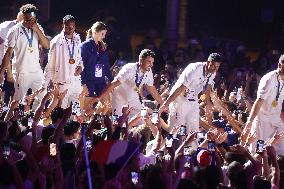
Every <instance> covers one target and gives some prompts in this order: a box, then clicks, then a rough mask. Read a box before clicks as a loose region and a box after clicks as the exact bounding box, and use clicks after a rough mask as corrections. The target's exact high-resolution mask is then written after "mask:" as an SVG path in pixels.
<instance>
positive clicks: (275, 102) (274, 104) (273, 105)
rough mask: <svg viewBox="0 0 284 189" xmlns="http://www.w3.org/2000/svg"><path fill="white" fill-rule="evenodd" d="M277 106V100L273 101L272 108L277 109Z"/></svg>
mask: <svg viewBox="0 0 284 189" xmlns="http://www.w3.org/2000/svg"><path fill="white" fill-rule="evenodd" d="M277 105H278V102H277V101H276V100H273V101H272V103H271V106H272V107H273V108H275V107H276V106H277Z"/></svg>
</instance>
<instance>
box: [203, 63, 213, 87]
mask: <svg viewBox="0 0 284 189" xmlns="http://www.w3.org/2000/svg"><path fill="white" fill-rule="evenodd" d="M205 66H206V65H205ZM205 66H204V67H203V76H204V77H206V76H205ZM211 76H212V74H210V75H209V77H207V80H206V83H205V85H204V86H203V92H204V91H205V90H206V88H207V85H208V83H209V79H210V78H211Z"/></svg>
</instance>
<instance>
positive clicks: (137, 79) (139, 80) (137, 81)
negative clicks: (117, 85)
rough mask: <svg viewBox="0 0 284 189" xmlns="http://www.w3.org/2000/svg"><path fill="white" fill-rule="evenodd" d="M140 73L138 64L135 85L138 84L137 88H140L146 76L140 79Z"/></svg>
mask: <svg viewBox="0 0 284 189" xmlns="http://www.w3.org/2000/svg"><path fill="white" fill-rule="evenodd" d="M138 73H139V65H138V63H137V69H136V74H135V84H136V87H139V86H140V84H141V82H142V80H143V78H144V75H145V74H143V75H142V76H141V77H140V78H139V76H138Z"/></svg>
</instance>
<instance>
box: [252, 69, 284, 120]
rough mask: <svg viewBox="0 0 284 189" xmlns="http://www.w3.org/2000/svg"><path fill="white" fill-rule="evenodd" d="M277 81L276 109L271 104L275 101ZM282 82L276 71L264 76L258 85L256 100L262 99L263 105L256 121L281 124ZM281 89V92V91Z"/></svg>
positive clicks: (283, 82)
mask: <svg viewBox="0 0 284 189" xmlns="http://www.w3.org/2000/svg"><path fill="white" fill-rule="evenodd" d="M278 81H279V98H278V104H277V106H276V107H273V106H272V102H273V101H274V100H276V95H277V91H278ZM283 85H284V81H283V80H281V79H280V76H279V74H278V70H274V71H271V72H269V73H267V74H266V75H264V76H263V77H262V78H261V80H260V82H259V85H258V90H257V98H261V99H263V100H264V101H263V104H262V106H261V108H260V110H259V113H258V115H257V119H259V120H261V121H268V122H272V123H277V124H278V123H282V122H281V119H280V114H281V109H282V102H283V100H284V86H283ZM281 89H282V90H281Z"/></svg>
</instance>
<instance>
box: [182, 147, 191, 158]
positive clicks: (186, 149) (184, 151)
mask: <svg viewBox="0 0 284 189" xmlns="http://www.w3.org/2000/svg"><path fill="white" fill-rule="evenodd" d="M191 148H192V147H191V146H185V147H184V148H183V155H185V156H187V155H190V151H191Z"/></svg>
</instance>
